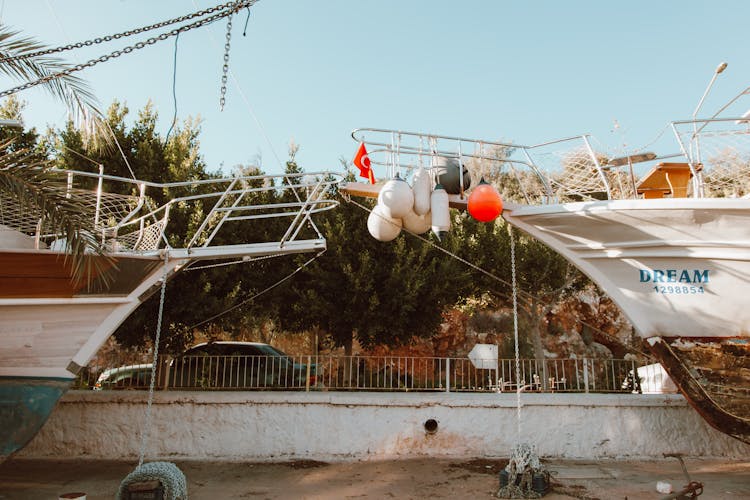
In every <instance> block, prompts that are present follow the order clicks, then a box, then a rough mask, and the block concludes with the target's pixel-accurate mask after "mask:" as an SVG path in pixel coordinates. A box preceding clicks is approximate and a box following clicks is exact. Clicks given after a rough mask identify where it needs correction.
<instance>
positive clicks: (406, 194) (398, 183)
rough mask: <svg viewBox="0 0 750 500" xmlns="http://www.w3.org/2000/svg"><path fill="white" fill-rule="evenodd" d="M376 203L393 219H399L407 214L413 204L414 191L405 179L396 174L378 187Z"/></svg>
mask: <svg viewBox="0 0 750 500" xmlns="http://www.w3.org/2000/svg"><path fill="white" fill-rule="evenodd" d="M378 205H381V206H382V207H383V209H384V210H385V214H386V215H388V216H389V217H393V218H394V219H400V218H401V217H404V216H405V215H406V214H408V213H409V212H410V211H411V209H412V207H413V206H414V193H413V192H412V190H411V187H410V186H409V183H407V182H406V181H405V180H403V179H402V178H401V177H399V176H398V175H396V177H394V178H393V179H390V180H389V181H388V182H386V183H385V185H384V186H383V187H382V188H381V189H380V194H378Z"/></svg>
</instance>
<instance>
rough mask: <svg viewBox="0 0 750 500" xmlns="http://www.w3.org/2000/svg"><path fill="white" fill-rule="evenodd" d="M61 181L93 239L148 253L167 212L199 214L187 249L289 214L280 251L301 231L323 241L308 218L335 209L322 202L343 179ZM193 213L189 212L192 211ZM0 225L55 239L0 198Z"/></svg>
mask: <svg viewBox="0 0 750 500" xmlns="http://www.w3.org/2000/svg"><path fill="white" fill-rule="evenodd" d="M55 171H56V172H58V173H59V174H60V176H61V179H67V188H66V189H65V190H64V195H65V197H66V198H68V199H71V200H72V201H75V202H76V203H77V204H79V205H81V206H83V207H86V208H88V210H89V211H90V213H91V214H92V217H93V222H94V227H95V230H96V232H97V236H98V237H99V238H100V239H101V242H102V243H103V244H104V247H105V248H106V249H107V250H108V251H110V252H112V253H148V252H153V251H155V250H157V249H159V248H164V247H165V246H168V245H169V243H168V239H169V238H168V233H167V229H168V224H169V219H170V215H171V214H173V213H174V212H175V211H176V210H178V209H179V210H182V211H185V210H188V211H190V213H191V214H193V215H195V214H197V215H201V216H202V217H201V219H199V220H198V221H197V222H196V224H197V225H198V228H197V229H196V230H195V231H194V232H193V233H192V234H189V235H187V238H188V239H189V242H188V243H187V245H186V247H187V249H191V248H194V247H204V248H205V247H208V246H209V245H211V244H212V242H214V241H215V239H216V237H217V235H218V234H219V233H220V231H221V230H223V229H224V230H225V233H226V232H229V230H226V227H227V226H228V225H230V224H231V223H232V222H237V221H249V220H252V219H268V218H281V217H287V218H290V219H291V222H290V224H289V225H288V226H287V227H285V228H281V229H280V232H279V235H278V241H279V243H280V245H281V246H283V245H284V244H286V243H287V242H290V241H295V239H296V238H297V237H298V236H299V235H300V234H301V232H302V230H303V228H304V227H309V228H311V230H312V232H313V233H314V234H315V235H316V238H318V239H322V236H321V234H320V232H319V231H318V229H317V227H316V226H315V223H314V222H313V220H312V218H311V217H312V216H313V215H314V214H316V213H319V212H322V211H325V210H329V209H331V208H334V207H335V206H337V205H338V202H336V201H335V200H333V199H330V198H328V194H329V192H330V188H331V187H332V186H333V185H335V184H337V183H338V182H339V181H340V180H341V175H339V174H331V173H327V172H319V173H311V174H307V173H299V174H280V175H239V176H234V177H229V178H220V179H205V180H196V181H186V182H172V183H153V182H143V181H138V180H134V179H127V178H123V177H117V176H111V175H106V174H104V173H103V169H100V171H99V173H91V172H78V171H70V170H55ZM166 193H180V195H179V196H177V195H173V196H172V197H171V198H168V199H166V200H165V201H164V202H163V203H162V204H161V205H159V206H157V205H156V203H155V202H154V200H156V199H163V198H164V197H165V194H166ZM193 207H194V208H195V210H192V208H193ZM0 224H1V225H3V226H5V227H7V228H10V229H13V230H16V231H20V232H22V233H26V234H28V235H30V236H34V237H35V238H36V241H37V242H39V243H40V244H44V243H47V244H49V245H50V248H53V249H62V248H64V244H60V243H59V242H58V243H57V244H55V243H54V242H55V241H56V240H57V238H58V237H59V235H57V234H53V233H51V232H50V230H49V229H48V228H47V227H45V223H44V220H42V219H41V217H40V213H39V212H38V211H35V210H33V209H32V208H30V207H28V206H26V205H22V204H19V203H18V202H17V200H15V199H13V198H12V197H8V196H6V195H2V196H0Z"/></svg>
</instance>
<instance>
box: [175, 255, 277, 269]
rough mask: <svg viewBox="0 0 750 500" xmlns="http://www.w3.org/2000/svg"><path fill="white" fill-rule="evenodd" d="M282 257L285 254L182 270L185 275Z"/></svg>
mask: <svg viewBox="0 0 750 500" xmlns="http://www.w3.org/2000/svg"><path fill="white" fill-rule="evenodd" d="M282 255H283V254H276V255H264V256H263V257H255V258H252V259H250V258H243V259H240V260H233V261H231V262H220V263H219V264H206V265H205V266H195V267H192V266H190V265H188V266H187V267H185V268H184V269H183V270H182V272H183V273H185V272H188V271H198V270H200V269H211V268H214V267H224V266H233V265H235V264H245V263H247V262H256V261H259V260H266V259H273V258H275V257H281V256H282Z"/></svg>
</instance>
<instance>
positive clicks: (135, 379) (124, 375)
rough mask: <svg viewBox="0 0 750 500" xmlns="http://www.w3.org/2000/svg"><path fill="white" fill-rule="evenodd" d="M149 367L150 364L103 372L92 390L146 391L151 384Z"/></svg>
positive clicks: (121, 367)
mask: <svg viewBox="0 0 750 500" xmlns="http://www.w3.org/2000/svg"><path fill="white" fill-rule="evenodd" d="M151 366H152V365H151V363H147V364H141V365H128V366H119V367H117V368H110V369H108V370H104V371H103V372H102V374H101V375H99V378H98V379H97V380H96V383H95V384H94V387H93V389H94V390H95V391H101V390H106V389H148V388H149V385H150V383H151Z"/></svg>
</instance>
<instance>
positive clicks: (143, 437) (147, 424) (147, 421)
mask: <svg viewBox="0 0 750 500" xmlns="http://www.w3.org/2000/svg"><path fill="white" fill-rule="evenodd" d="M168 264H169V253H165V254H164V274H163V275H162V278H161V280H162V281H161V297H160V299H159V315H158V318H157V320H156V338H155V339H154V359H153V363H152V365H151V383H150V384H149V387H148V404H147V405H146V419H145V423H144V426H143V431H142V432H141V450H140V453H139V456H138V467H140V466H141V465H143V457H144V456H145V455H146V443H147V442H148V438H149V434H150V433H151V403H152V402H153V400H154V382H155V380H156V363H157V361H158V356H159V340H160V339H161V322H162V317H163V316H164V297H165V296H166V291H167V274H168V272H169V265H168Z"/></svg>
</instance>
